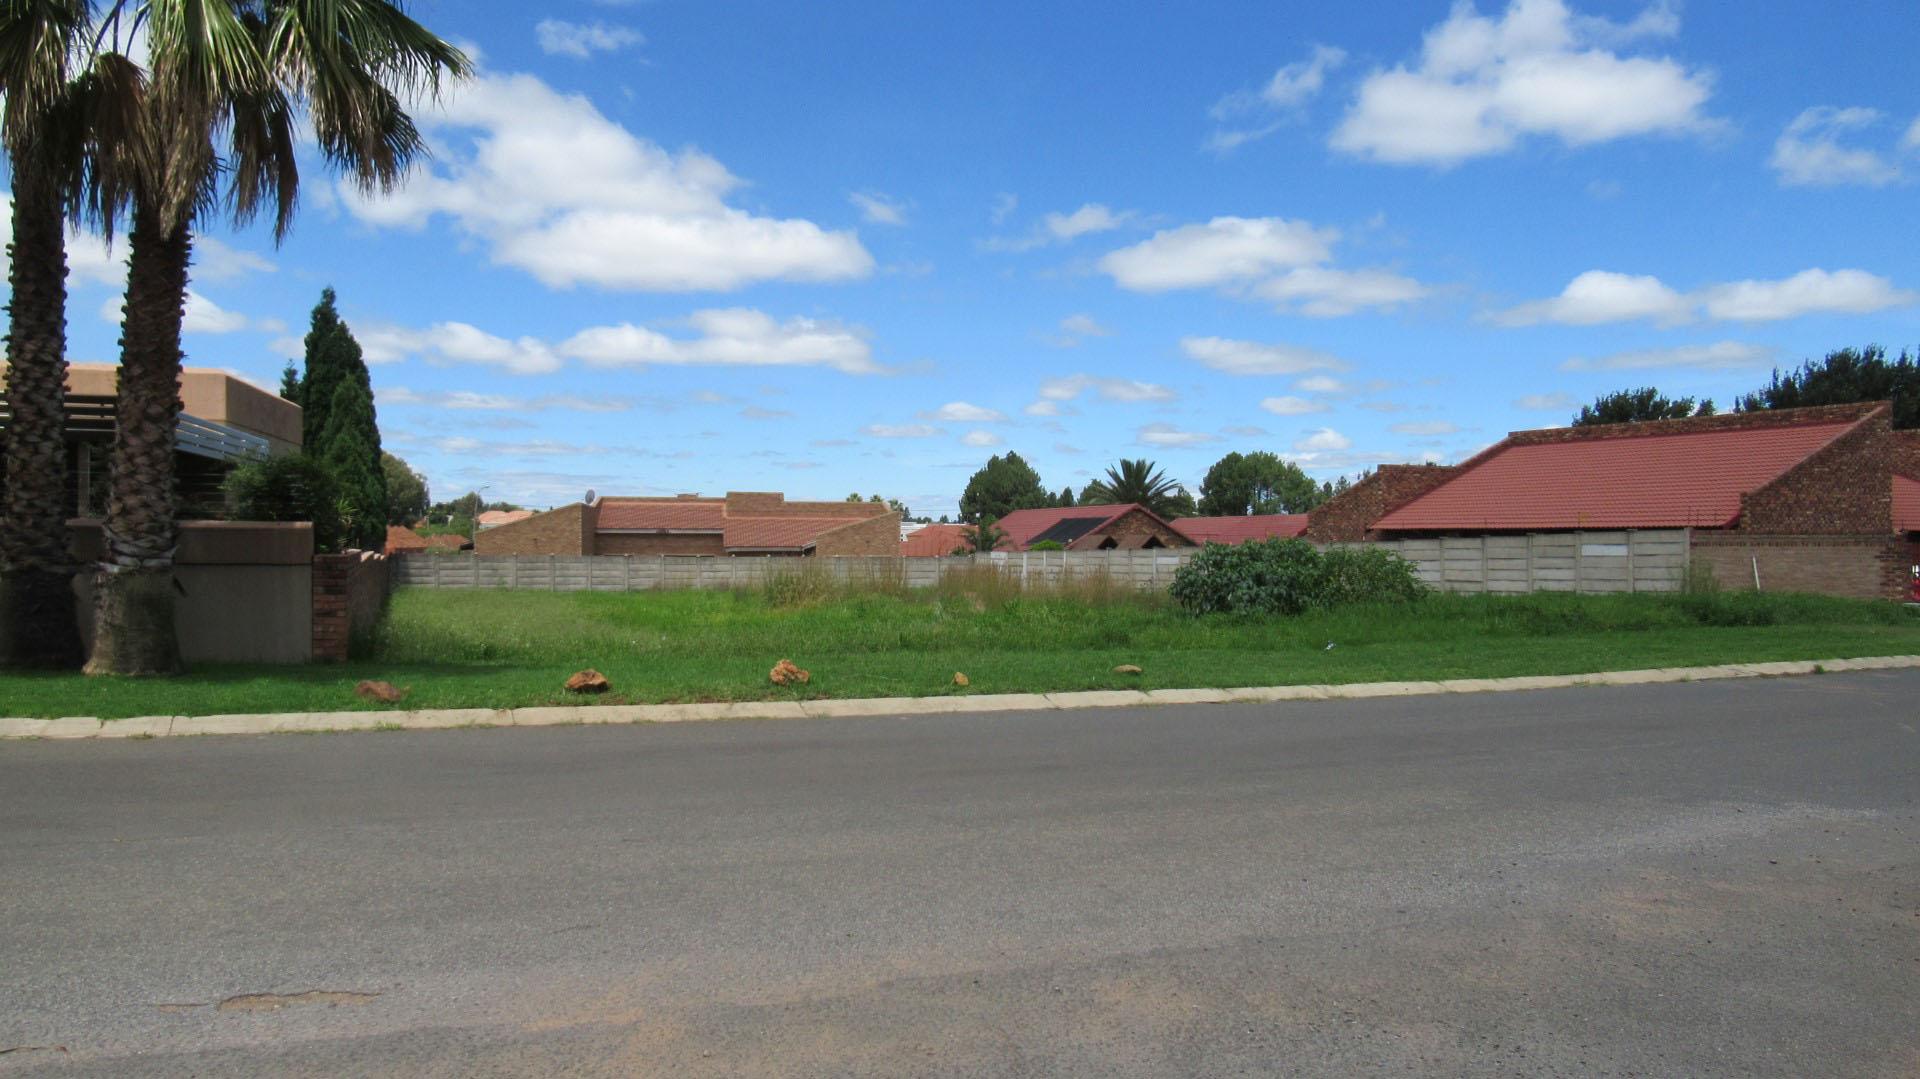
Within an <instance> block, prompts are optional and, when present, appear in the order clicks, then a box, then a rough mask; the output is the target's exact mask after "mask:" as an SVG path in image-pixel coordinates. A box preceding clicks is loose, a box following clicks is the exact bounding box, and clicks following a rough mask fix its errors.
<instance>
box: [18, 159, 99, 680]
mask: <svg viewBox="0 0 1920 1079" xmlns="http://www.w3.org/2000/svg"><path fill="white" fill-rule="evenodd" d="M15 160H16V168H15V171H14V178H13V246H12V250H11V251H10V252H9V255H10V258H11V265H10V267H9V269H8V274H7V278H8V281H9V282H10V284H11V285H12V287H13V298H12V300H11V301H9V303H8V305H7V309H8V312H9V314H10V315H11V316H12V325H11V327H10V328H9V330H8V333H7V405H8V409H9V411H10V412H11V417H10V418H9V419H8V421H7V437H6V480H7V483H6V492H7V493H6V504H5V506H4V507H0V665H5V666H9V667H55V668H71V667H77V666H79V665H80V660H81V658H82V656H81V647H80V628H79V622H78V618H77V616H76V613H75V611H74V595H73V574H74V569H75V566H74V560H73V557H72V555H71V554H70V553H69V537H68V534H67V511H68V510H69V509H70V508H71V507H69V506H68V505H67V504H66V479H67V448H66V442H65V440H64V438H63V437H62V435H63V432H64V429H65V427H66V396H67V251H66V238H65V235H64V230H63V226H62V217H61V204H60V194H59V190H58V189H57V188H56V187H55V185H54V184H52V183H51V182H49V181H48V180H47V179H46V177H44V176H40V175H37V173H38V170H36V169H31V168H20V167H18V164H17V163H18V161H19V159H18V158H16V159H15Z"/></svg>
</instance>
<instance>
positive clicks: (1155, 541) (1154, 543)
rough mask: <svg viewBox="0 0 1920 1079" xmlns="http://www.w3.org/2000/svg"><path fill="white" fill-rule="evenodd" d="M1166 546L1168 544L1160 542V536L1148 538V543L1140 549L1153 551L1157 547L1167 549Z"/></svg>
mask: <svg viewBox="0 0 1920 1079" xmlns="http://www.w3.org/2000/svg"><path fill="white" fill-rule="evenodd" d="M1165 546H1166V544H1164V543H1161V542H1160V537H1159V536H1148V537H1147V542H1145V543H1143V544H1141V545H1140V549H1141V550H1143V551H1151V550H1153V549H1154V548H1156V547H1165Z"/></svg>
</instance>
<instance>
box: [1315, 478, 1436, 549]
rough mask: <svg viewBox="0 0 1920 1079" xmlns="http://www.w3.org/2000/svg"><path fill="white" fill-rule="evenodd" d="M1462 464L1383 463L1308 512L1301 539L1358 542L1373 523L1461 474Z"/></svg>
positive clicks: (1366, 533)
mask: <svg viewBox="0 0 1920 1079" xmlns="http://www.w3.org/2000/svg"><path fill="white" fill-rule="evenodd" d="M1459 471H1460V469H1459V466H1453V467H1448V466H1445V465H1381V466H1380V467H1379V468H1377V469H1375V470H1374V472H1373V475H1371V476H1368V477H1367V478H1366V479H1363V480H1361V481H1360V482H1359V483H1356V484H1354V485H1353V486H1352V487H1349V488H1347V489H1346V490H1345V491H1343V492H1341V493H1340V494H1337V495H1335V496H1333V497H1332V498H1330V499H1328V500H1327V501H1325V502H1323V503H1321V504H1320V505H1319V506H1318V507H1316V508H1315V509H1314V510H1313V512H1311V513H1309V514H1307V530H1306V532H1305V533H1303V534H1302V538H1304V539H1309V540H1313V541H1314V542H1316V543H1358V542H1360V541H1361V540H1365V539H1368V538H1369V535H1368V529H1369V528H1370V527H1371V526H1372V525H1373V522H1375V521H1377V520H1379V519H1380V518H1382V517H1385V516H1386V515H1387V514H1389V513H1392V512H1393V511H1394V510H1397V509H1399V508H1400V507H1401V506H1404V505H1406V504H1407V503H1409V502H1411V501H1413V500H1414V499H1416V498H1418V497H1420V496H1421V495H1423V494H1426V493H1427V492H1428V491H1431V490H1433V489H1434V488H1435V487H1438V486H1440V485H1441V484H1443V483H1445V482H1446V481H1448V480H1450V479H1452V478H1453V477H1454V476H1455V475H1457V474H1459Z"/></svg>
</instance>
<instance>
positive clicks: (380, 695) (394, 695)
mask: <svg viewBox="0 0 1920 1079" xmlns="http://www.w3.org/2000/svg"><path fill="white" fill-rule="evenodd" d="M353 692H354V694H355V695H357V696H360V697H363V698H365V699H367V700H370V701H381V702H383V703H385V704H392V703H393V702H395V701H397V700H399V699H400V698H402V697H404V696H406V693H405V692H404V691H402V690H398V689H395V688H393V683H392V682H374V681H366V682H362V683H360V684H359V685H357V686H355V687H353Z"/></svg>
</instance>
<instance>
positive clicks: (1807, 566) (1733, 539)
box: [1692, 530, 1913, 600]
mask: <svg viewBox="0 0 1920 1079" xmlns="http://www.w3.org/2000/svg"><path fill="white" fill-rule="evenodd" d="M1692 554H1693V563H1694V566H1695V567H1696V569H1703V570H1706V571H1709V572H1711V573H1712V574H1713V578H1714V580H1715V581H1717V582H1718V583H1719V585H1720V587H1721V588H1724V589H1727V590H1729V591H1749V590H1751V589H1752V588H1753V564H1754V560H1755V559H1758V561H1759V563H1760V589H1761V591H1764V592H1814V593H1818V594H1821V595H1827V596H1847V597H1851V598H1854V599H1895V600H1898V599H1905V598H1906V592H1907V577H1908V572H1909V569H1908V568H1909V566H1910V565H1911V559H1912V557H1913V555H1912V546H1911V545H1910V544H1908V543H1907V542H1906V541H1905V540H1904V539H1901V538H1899V537H1895V536H1891V535H1868V536H1765V535H1757V534H1747V533H1740V532H1710V531H1698V530H1697V531H1695V532H1694V533H1693V549H1692Z"/></svg>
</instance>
